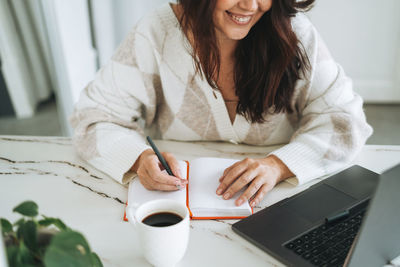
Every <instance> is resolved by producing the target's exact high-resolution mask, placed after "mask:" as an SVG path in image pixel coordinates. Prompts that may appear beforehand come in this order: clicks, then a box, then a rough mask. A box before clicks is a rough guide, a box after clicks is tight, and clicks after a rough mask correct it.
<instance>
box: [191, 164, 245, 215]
mask: <svg viewBox="0 0 400 267" xmlns="http://www.w3.org/2000/svg"><path fill="white" fill-rule="evenodd" d="M237 161H238V160H234V159H222V158H197V159H195V160H192V161H191V162H190V170H189V205H190V209H191V211H192V213H193V215H194V216H199V217H201V216H205V217H207V216H214V217H218V215H216V214H219V216H227V215H229V216H234V215H237V216H243V215H249V214H251V208H250V206H249V204H248V202H245V203H244V204H242V205H241V206H239V207H237V206H236V205H235V200H236V198H237V197H238V196H240V194H241V193H242V192H243V190H242V191H240V192H238V193H237V194H236V195H235V196H234V197H233V198H231V199H229V200H225V199H223V198H222V196H218V195H217V194H216V190H217V187H218V186H219V184H220V183H219V178H220V177H221V176H222V174H223V172H224V170H225V169H226V168H228V167H229V166H231V165H232V164H234V163H235V162H237ZM196 211H197V213H196ZM210 211H212V212H210ZM207 213H212V214H209V215H207Z"/></svg>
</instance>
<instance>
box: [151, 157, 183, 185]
mask: <svg viewBox="0 0 400 267" xmlns="http://www.w3.org/2000/svg"><path fill="white" fill-rule="evenodd" d="M158 163H159V161H158V159H157V157H155V158H154V159H153V160H151V161H148V162H146V163H144V168H145V170H146V172H147V175H148V177H149V178H150V179H151V180H153V181H154V182H157V183H160V184H166V185H174V186H181V185H182V180H181V179H180V178H177V177H174V176H170V175H168V174H167V173H166V172H163V171H161V169H160V168H159V165H158Z"/></svg>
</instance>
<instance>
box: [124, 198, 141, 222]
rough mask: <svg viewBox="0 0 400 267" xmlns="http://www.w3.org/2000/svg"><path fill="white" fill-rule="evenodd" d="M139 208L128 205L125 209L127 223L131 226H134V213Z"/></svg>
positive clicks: (135, 205) (136, 205)
mask: <svg viewBox="0 0 400 267" xmlns="http://www.w3.org/2000/svg"><path fill="white" fill-rule="evenodd" d="M139 206H140V205H139V204H137V203H134V204H132V205H128V206H127V208H126V217H127V218H128V221H129V222H130V223H131V224H133V225H136V219H135V212H136V210H137V208H138V207H139Z"/></svg>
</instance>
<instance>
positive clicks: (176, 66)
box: [71, 4, 372, 184]
mask: <svg viewBox="0 0 400 267" xmlns="http://www.w3.org/2000/svg"><path fill="white" fill-rule="evenodd" d="M292 26H293V29H294V31H295V33H296V34H297V36H298V38H299V39H300V41H301V43H302V45H303V46H304V48H305V50H306V53H307V55H308V58H309V60H310V63H311V70H310V71H309V72H308V73H307V75H306V77H304V78H303V79H301V80H299V81H298V82H297V83H296V88H295V93H294V97H293V101H292V107H293V110H294V113H291V114H286V113H280V114H274V115H266V121H267V122H266V123H261V124H260V123H249V122H248V121H246V120H245V118H244V117H243V116H240V115H236V118H235V121H234V123H233V124H232V123H231V121H230V119H229V115H228V112H227V109H226V106H225V103H224V100H223V98H222V95H221V94H220V93H219V92H218V91H215V90H213V89H212V88H211V87H210V86H209V84H208V83H207V81H206V80H204V79H202V78H201V77H200V76H199V75H196V74H195V69H194V64H193V59H192V57H191V55H190V51H191V46H190V44H189V42H188V40H187V39H186V37H185V35H184V34H183V32H182V31H181V29H180V27H179V23H178V20H177V18H176V17H175V15H174V13H173V11H172V9H171V7H170V5H168V4H166V5H164V6H162V7H160V8H158V9H157V10H155V11H154V12H152V13H151V14H149V15H148V16H146V17H145V18H144V19H142V20H141V21H140V22H139V23H138V24H137V25H136V26H135V27H134V28H133V29H132V31H131V32H130V33H129V35H128V36H127V38H126V39H125V40H124V41H123V43H122V44H121V45H120V47H119V48H118V49H117V51H116V53H115V55H114V56H113V58H112V59H111V61H110V62H109V63H108V64H107V65H106V66H104V67H102V68H101V69H100V70H99V72H98V74H97V76H96V77H95V79H94V80H93V81H92V82H91V83H90V84H89V85H88V86H87V87H86V88H85V89H84V90H83V91H82V93H81V96H80V100H79V102H78V103H77V104H76V107H75V111H74V114H73V116H72V118H71V123H72V125H73V127H74V128H75V136H74V141H75V142H74V143H75V146H76V149H77V151H78V153H79V154H80V155H81V156H82V157H83V158H84V159H86V160H87V161H88V162H89V163H91V164H92V165H93V166H95V167H96V168H98V169H100V170H102V171H103V172H105V173H107V174H109V175H110V176H111V177H113V178H115V179H116V180H117V181H119V182H121V183H125V182H127V181H128V180H129V178H128V177H129V175H127V172H128V170H129V169H130V168H131V167H132V165H133V163H134V162H135V161H136V159H137V158H138V156H139V155H140V154H141V153H142V152H143V151H144V150H145V149H147V148H149V147H148V146H147V145H146V142H145V139H144V136H143V127H141V125H144V127H145V128H146V129H147V128H152V129H153V130H155V131H156V132H158V136H157V137H158V138H162V139H169V140H184V141H198V140H205V141H214V140H215V141H216V140H223V141H231V142H234V143H245V144H253V145H277V144H285V145H283V146H282V147H281V148H280V149H278V150H275V151H273V152H272V154H274V155H276V156H277V157H279V158H280V159H281V160H282V161H283V162H284V163H285V164H286V165H287V166H288V168H289V169H290V170H291V171H292V172H293V173H294V174H295V175H296V177H297V181H298V183H299V184H302V183H305V182H307V181H309V180H311V179H313V178H316V177H319V176H321V175H324V174H327V173H330V172H332V171H335V170H337V169H338V168H340V167H342V166H343V165H344V164H346V163H348V162H349V161H351V160H352V159H353V158H354V157H355V155H356V154H357V152H359V151H360V149H361V147H362V146H363V145H364V143H365V141H366V139H367V138H368V137H369V136H370V135H371V133H372V128H371V127H370V126H369V125H368V124H367V123H366V120H365V115H364V113H363V110H362V99H361V98H360V97H359V96H358V95H357V94H355V93H354V92H353V90H352V82H351V80H350V79H349V78H348V77H346V75H345V73H344V72H343V69H342V68H341V67H340V66H339V65H338V64H336V63H335V61H334V60H333V59H332V57H331V55H330V54H329V51H328V50H327V48H326V46H325V44H324V43H323V42H322V40H321V38H320V36H319V35H318V33H317V31H316V30H315V28H314V27H313V25H312V24H311V23H310V21H309V20H308V19H307V18H306V16H305V15H303V14H298V15H297V16H296V17H295V18H293V19H292ZM266 71H268V70H266ZM141 121H143V122H144V123H140V122H141Z"/></svg>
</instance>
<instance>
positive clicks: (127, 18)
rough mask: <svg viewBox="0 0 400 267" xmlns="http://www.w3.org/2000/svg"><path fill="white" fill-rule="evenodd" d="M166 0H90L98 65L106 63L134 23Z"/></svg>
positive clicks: (166, 0)
mask: <svg viewBox="0 0 400 267" xmlns="http://www.w3.org/2000/svg"><path fill="white" fill-rule="evenodd" d="M167 2H174V1H168V0H146V1H143V0H118V1H115V0H92V1H91V3H92V13H93V20H94V23H93V24H94V30H95V39H96V46H97V49H98V54H99V62H100V66H102V65H104V64H105V63H107V61H108V60H109V59H110V58H111V56H112V54H113V52H114V51H115V49H116V48H117V46H118V45H119V44H120V43H121V41H122V40H123V39H124V38H125V37H126V35H127V34H128V32H129V31H130V30H131V28H132V27H133V26H134V25H135V23H136V22H137V21H138V20H139V19H140V18H141V17H143V16H144V15H145V14H146V13H147V12H149V11H150V10H152V9H153V8H155V7H157V6H159V5H162V4H164V3H167Z"/></svg>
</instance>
